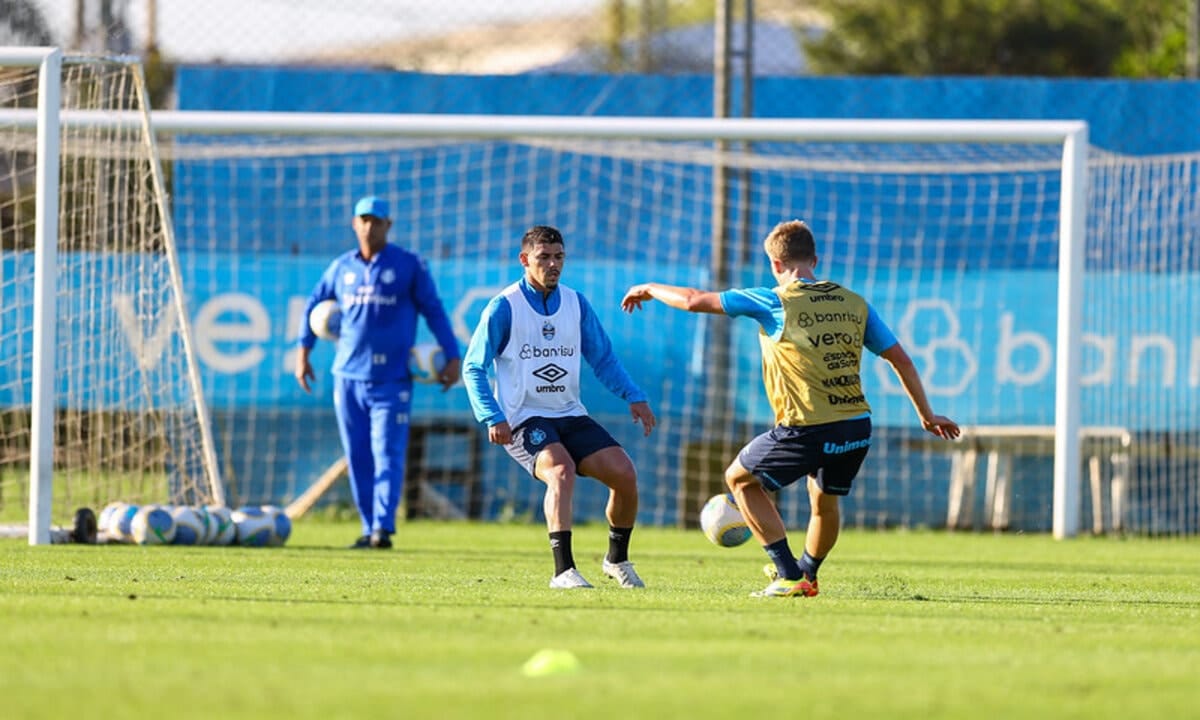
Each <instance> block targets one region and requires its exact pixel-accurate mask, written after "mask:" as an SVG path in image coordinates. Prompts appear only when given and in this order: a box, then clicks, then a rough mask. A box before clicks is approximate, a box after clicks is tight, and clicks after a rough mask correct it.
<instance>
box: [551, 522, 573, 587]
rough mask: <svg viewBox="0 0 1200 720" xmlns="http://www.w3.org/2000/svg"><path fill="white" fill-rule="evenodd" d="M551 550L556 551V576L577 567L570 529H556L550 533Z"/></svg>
mask: <svg viewBox="0 0 1200 720" xmlns="http://www.w3.org/2000/svg"><path fill="white" fill-rule="evenodd" d="M550 550H551V552H553V553H554V575H555V577H557V576H559V575H562V574H563V573H564V572H566V571H567V570H570V569H571V568H573V567H575V556H574V555H573V554H572V553H571V531H570V530H556V531H554V532H552V533H550Z"/></svg>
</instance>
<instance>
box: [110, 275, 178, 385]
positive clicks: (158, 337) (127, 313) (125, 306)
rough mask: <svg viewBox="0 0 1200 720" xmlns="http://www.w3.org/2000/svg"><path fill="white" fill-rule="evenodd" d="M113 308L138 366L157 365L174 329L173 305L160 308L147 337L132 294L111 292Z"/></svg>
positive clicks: (149, 367) (148, 367)
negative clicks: (134, 305) (160, 310)
mask: <svg viewBox="0 0 1200 720" xmlns="http://www.w3.org/2000/svg"><path fill="white" fill-rule="evenodd" d="M113 310H115V311H116V312H117V319H118V320H120V322H121V329H122V330H124V331H125V338H126V339H127V340H128V341H129V348H130V349H131V350H133V355H134V357H135V358H137V364H138V367H140V368H141V369H142V370H150V369H153V368H155V367H157V366H158V364H159V363H160V362H162V355H163V350H165V349H166V347H167V343H168V342H170V340H171V334H172V333H173V332H174V331H175V325H176V319H177V318H178V316H177V315H176V314H175V306H174V305H167V306H166V307H164V308H163V309H162V312H161V313H160V314H159V317H158V319H157V322H155V323H154V327H153V328H152V331H151V333H150V335H149V337H147V336H145V335H143V334H142V330H143V328H142V321H141V319H140V318H139V317H138V314H137V310H136V309H135V308H134V307H133V296H132V295H130V294H128V293H113Z"/></svg>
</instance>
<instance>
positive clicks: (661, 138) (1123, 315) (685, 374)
mask: <svg viewBox="0 0 1200 720" xmlns="http://www.w3.org/2000/svg"><path fill="white" fill-rule="evenodd" d="M126 117H128V115H127V114H121V115H120V116H119V117H107V118H105V117H98V116H96V115H93V114H85V115H83V116H79V120H80V122H84V121H86V122H87V124H89V125H90V126H91V127H93V128H100V127H109V126H110V125H112V126H126V125H127V123H126V121H125V120H124V118H126ZM66 122H67V125H68V126H70V124H71V118H70V117H67V118H66ZM152 125H153V128H154V131H155V134H156V135H157V137H158V140H159V143H158V151H159V154H160V157H161V158H162V160H163V163H164V166H165V167H166V168H167V170H168V182H169V187H170V193H169V196H170V198H171V206H170V219H171V220H172V221H173V223H172V224H173V226H174V228H175V230H176V238H175V240H176V246H177V247H178V253H179V258H180V263H179V267H180V272H181V275H182V286H183V287H184V288H186V291H187V293H186V296H187V298H188V299H189V304H188V305H189V307H188V308H187V310H186V311H187V312H190V313H191V315H190V323H189V322H184V323H183V327H184V328H185V329H186V328H188V327H190V329H191V333H192V335H193V336H194V337H193V340H194V343H192V345H193V346H194V357H195V360H196V362H197V363H198V365H199V367H200V371H201V378H200V380H201V382H200V383H197V386H202V387H203V388H204V396H205V398H206V399H207V400H208V406H209V407H210V408H211V416H212V422H213V427H214V433H215V438H214V444H215V447H216V448H217V451H218V455H219V457H220V463H221V468H222V470H223V472H222V478H223V479H224V481H225V483H226V486H227V487H228V489H229V492H230V495H231V496H233V497H235V498H237V501H238V502H252V503H258V502H272V503H279V504H287V503H289V502H290V501H292V500H294V499H297V498H301V497H305V498H308V499H307V500H306V502H308V501H309V500H312V499H313V498H312V496H309V495H308V494H306V492H305V491H306V490H307V489H308V488H310V486H312V485H313V484H314V482H316V481H317V480H318V478H321V477H324V478H327V479H330V481H329V482H327V483H326V482H322V483H321V485H322V486H327V487H330V488H333V490H331V494H330V496H329V497H334V496H336V493H338V492H339V490H337V487H338V486H337V484H336V478H335V477H334V475H333V474H332V473H326V472H324V471H325V470H326V469H327V468H336V467H337V466H336V462H337V461H338V459H339V458H340V456H341V449H340V445H339V442H338V438H337V432H336V430H335V429H334V428H335V425H334V420H333V409H332V401H331V398H330V394H329V385H330V383H329V379H328V374H327V370H328V366H329V363H330V362H331V360H332V355H333V353H332V348H331V347H330V346H329V345H328V344H327V343H321V344H319V345H318V347H317V350H316V352H315V353H314V356H313V361H314V365H315V366H316V368H317V371H318V382H317V385H316V389H315V392H314V394H313V395H306V394H305V393H303V392H302V391H300V390H299V388H298V387H297V386H296V383H295V381H294V379H293V378H292V368H293V362H294V355H293V352H294V351H293V348H294V338H295V334H296V329H297V328H298V327H299V324H300V323H301V322H302V321H303V318H301V317H300V316H299V314H300V312H301V310H302V308H303V304H304V299H305V296H306V295H307V294H308V292H309V291H310V290H311V288H312V285H313V283H314V282H315V281H316V279H317V278H318V276H319V275H320V273H321V271H322V270H323V269H324V268H325V266H326V265H327V264H328V263H329V261H330V260H331V259H332V258H333V257H334V256H335V255H337V254H340V253H343V252H345V251H346V250H348V249H350V248H352V247H353V243H354V239H353V236H352V234H351V232H350V227H349V224H350V217H349V214H350V212H351V210H350V208H351V207H352V205H353V202H354V200H355V199H357V198H358V197H360V196H362V195H366V194H379V195H383V196H385V197H387V198H388V199H389V200H390V201H391V204H392V207H393V214H394V218H393V219H394V226H393V230H392V233H391V239H392V241H393V242H396V243H398V244H401V245H403V246H406V247H409V248H411V249H413V250H415V251H417V252H419V253H420V254H421V255H422V256H423V257H424V258H426V259H427V261H428V263H429V267H430V269H431V271H432V272H433V274H434V277H435V279H436V281H437V283H438V286H439V289H440V291H441V294H442V297H443V300H444V303H445V305H446V306H447V309H448V311H449V312H450V314H451V318H452V321H453V322H454V326H455V329H456V332H457V334H458V336H459V339H460V341H461V342H462V343H463V344H464V345H465V343H466V341H467V339H468V338H469V336H470V333H471V331H472V329H473V328H474V326H475V323H476V321H477V320H478V317H479V314H480V312H481V311H482V309H483V307H484V304H485V303H486V302H487V300H488V299H489V298H490V297H491V296H492V295H493V294H495V293H496V292H498V291H499V290H500V289H502V288H503V287H504V286H506V285H507V284H509V283H511V282H512V281H513V280H515V279H517V278H518V277H519V275H520V272H521V270H520V267H519V266H518V264H517V253H518V243H519V239H520V237H521V235H522V233H523V232H524V230H525V229H526V228H527V227H529V226H530V225H533V224H551V225H555V226H557V227H559V228H560V229H561V230H562V231H563V234H564V236H565V238H566V243H567V248H566V249H567V258H568V259H567V266H566V270H565V274H564V278H563V282H564V283H566V284H568V285H570V286H571V287H574V288H576V289H577V290H580V291H581V292H583V294H584V295H585V296H586V297H587V298H588V299H589V301H590V302H591V304H592V306H593V308H594V309H595V311H596V313H597V315H598V316H599V317H600V319H601V321H602V322H603V324H604V325H605V327H606V329H607V330H608V332H609V334H610V336H611V337H612V340H613V343H614V347H615V349H616V352H617V354H618V356H619V357H620V358H621V360H622V361H623V363H624V364H625V365H626V367H627V368H628V369H629V371H630V373H631V375H632V376H633V377H634V378H635V379H636V380H637V382H638V383H639V384H640V385H641V386H642V387H643V389H645V391H646V392H647V394H648V395H649V397H650V399H651V402H652V404H653V407H654V409H655V412H656V413H657V414H658V416H659V419H660V425H659V428H658V429H657V430H656V432H655V434H654V435H652V436H651V437H650V438H648V439H644V438H642V437H640V433H639V432H638V431H637V428H636V427H632V426H631V423H630V422H629V415H628V408H627V406H626V405H625V403H623V402H622V401H620V400H618V399H617V398H614V397H613V396H612V395H611V394H610V393H608V391H607V390H605V389H604V388H602V387H600V386H599V384H598V383H597V382H596V381H595V380H594V378H592V377H591V376H590V375H588V374H586V373H585V377H584V378H583V382H584V399H585V402H586V404H587V406H588V408H589V411H591V412H592V414H594V415H595V416H596V417H598V418H599V419H600V420H601V421H602V422H603V423H604V424H605V425H606V426H607V427H608V428H609V429H610V431H611V432H613V434H614V435H616V436H617V439H618V440H619V441H621V443H622V444H623V445H624V446H625V447H626V448H627V449H628V451H629V452H630V454H631V456H632V457H633V458H634V460H635V462H636V463H637V466H638V469H639V476H640V480H639V482H640V485H641V488H642V500H641V518H640V520H641V522H647V523H652V524H680V525H693V524H694V523H695V520H696V516H697V514H698V512H699V509H700V507H701V506H702V505H703V504H704V501H705V500H707V498H708V497H709V496H711V495H712V494H714V493H716V492H719V491H720V490H721V473H722V471H723V469H724V467H725V466H726V465H727V464H728V462H729V461H730V460H731V459H732V458H733V457H734V456H735V454H736V452H737V451H738V449H739V448H740V447H741V446H742V445H743V444H744V443H745V442H746V441H747V440H748V439H749V438H751V437H752V436H753V435H754V434H757V433H758V432H762V431H763V430H765V429H766V428H768V427H769V426H770V424H771V422H772V414H771V411H770V408H769V407H768V405H767V402H766V397H765V393H764V392H763V390H762V385H761V379H760V374H759V355H758V349H757V341H756V339H755V335H756V327H755V326H754V324H753V323H752V322H750V321H746V320H738V321H729V320H728V319H726V318H719V317H706V316H697V315H688V314H685V313H680V312H678V311H673V310H670V309H668V308H665V307H661V306H654V307H651V308H650V309H648V310H647V311H645V312H643V313H640V314H639V315H636V316H633V317H630V316H626V315H624V314H623V313H621V312H620V310H619V307H618V304H619V300H620V298H621V296H622V294H623V293H624V291H625V289H626V288H627V287H628V286H629V285H630V284H632V283H634V282H638V281H643V280H652V279H653V280H660V281H664V282H670V283H675V284H682V285H693V286H698V287H704V288H713V289H723V288H726V287H732V286H748V285H767V284H770V283H771V278H770V275H769V272H768V271H767V268H766V266H765V262H764V260H763V257H762V246H761V240H762V238H763V237H764V236H765V235H766V233H767V232H768V231H769V230H770V228H771V227H772V226H773V225H774V224H775V223H777V222H779V221H780V220H785V219H790V218H794V217H800V218H803V219H805V220H807V221H808V222H809V223H810V225H812V227H813V228H814V230H815V232H816V235H817V240H818V252H819V254H820V258H821V260H820V265H819V266H818V274H819V275H821V276H823V277H825V278H828V279H831V280H835V281H838V282H841V283H844V284H846V285H847V286H849V287H851V288H853V289H855V290H857V291H859V292H861V293H862V294H863V295H865V296H866V297H867V298H868V300H870V302H871V303H872V304H873V305H874V307H875V308H876V309H877V310H878V311H879V313H880V315H881V316H882V317H883V319H884V320H885V321H887V322H888V324H889V325H890V326H891V327H892V328H893V330H895V332H896V333H897V335H898V337H899V338H900V340H901V341H902V342H904V344H905V346H906V347H907V348H908V350H909V352H910V354H911V355H913V357H914V359H915V360H916V362H917V363H918V366H919V367H920V369H921V371H922V373H923V376H924V378H925V381H926V384H927V389H928V391H929V394H930V396H931V399H932V402H933V405H934V407H935V408H936V409H937V410H938V411H939V412H942V413H945V414H947V415H950V416H951V417H954V418H955V419H956V420H958V421H959V422H960V423H962V424H963V425H965V426H967V427H969V428H971V429H972V432H971V433H970V435H969V439H970V442H969V443H968V442H963V443H945V442H941V441H937V442H931V441H930V439H929V438H927V437H926V436H924V435H923V433H921V432H920V429H919V427H918V425H917V422H916V418H915V415H914V413H913V411H912V408H911V407H910V406H909V404H908V401H907V399H906V398H905V396H904V394H903V392H902V390H901V389H900V387H899V384H898V383H897V381H896V380H895V378H894V377H892V376H891V375H890V373H889V371H888V369H887V367H886V364H884V363H883V362H882V361H878V360H874V359H870V360H868V361H867V362H866V363H865V364H864V366H863V382H864V386H865V390H866V393H867V396H868V399H869V400H870V402H871V404H872V409H873V419H874V425H875V428H876V431H875V437H874V441H873V449H872V452H871V454H870V456H869V458H868V460H867V464H866V465H865V466H864V468H863V471H862V473H861V475H860V477H859V479H858V481H856V485H855V488H854V491H853V492H852V493H851V496H850V497H849V498H847V500H846V502H845V503H844V505H843V522H844V523H845V524H846V525H848V526H854V527H866V528H871V527H939V528H940V527H987V526H991V527H995V528H998V529H1000V528H1004V527H1010V528H1013V529H1022V530H1027V531H1045V532H1051V531H1052V532H1054V534H1055V535H1056V536H1059V537H1069V536H1071V535H1074V534H1076V533H1077V532H1079V531H1080V530H1081V529H1082V528H1084V527H1088V528H1092V529H1100V530H1118V531H1121V532H1135V533H1147V534H1169V535H1176V534H1196V533H1198V532H1200V491H1198V490H1197V482H1196V477H1198V476H1200V459H1198V458H1200V453H1198V452H1197V451H1196V450H1195V448H1196V447H1197V446H1200V429H1198V428H1197V423H1196V418H1198V417H1200V339H1198V338H1197V335H1196V331H1195V329H1194V324H1195V323H1194V321H1193V320H1192V319H1191V318H1192V317H1193V315H1194V312H1195V311H1194V308H1197V307H1200V289H1198V288H1197V281H1196V277H1197V273H1198V272H1200V267H1197V263H1198V262H1200V261H1198V260H1197V254H1196V253H1195V252H1194V249H1189V248H1191V247H1192V246H1193V245H1194V242H1195V241H1194V235H1193V234H1192V233H1193V231H1192V230H1190V229H1192V228H1195V227H1197V226H1200V210H1198V209H1197V199H1196V194H1195V193H1194V190H1193V189H1192V188H1194V187H1195V184H1196V182H1197V178H1200V173H1198V170H1197V168H1198V166H1200V165H1198V159H1197V158H1196V157H1194V156H1172V157H1169V158H1130V157H1121V156H1115V155H1111V154H1108V153H1105V152H1103V151H1102V150H1101V149H1098V148H1094V147H1089V145H1088V140H1087V129H1086V126H1085V125H1084V124H1083V123H1081V122H1071V121H1053V122H1041V121H1012V122H1009V121H855V120H836V121H828V120H820V121H814V120H765V119H736V120H717V119H700V118H690V119H681V118H673V119H671V118H568V117H516V116H510V117H497V116H459V115H438V116H392V115H384V114H373V115H362V114H350V113H344V114H324V113H318V114H311V113H245V112H243V113H236V112H230V113H224V112H188V111H180V112H155V113H153V123H152ZM5 307H6V309H7V307H8V306H7V303H6V305H5ZM185 320H186V319H185ZM180 337H181V345H186V343H182V339H186V338H187V337H188V333H187V332H186V331H185V332H183V334H182V335H181V336H180ZM419 339H424V338H419ZM181 356H182V357H184V358H187V357H188V356H189V355H188V352H187V351H186V349H185V350H184V351H183V352H181ZM829 362H837V359H836V358H832V359H830V360H829ZM186 376H187V374H186V373H183V372H180V373H178V375H177V379H178V378H182V377H186ZM196 417H199V416H196ZM410 420H411V422H412V426H413V429H414V438H417V439H419V441H416V442H414V443H413V444H412V449H411V450H410V456H409V468H408V473H409V480H410V486H419V487H421V488H422V489H427V490H429V491H430V492H429V493H427V494H426V495H425V497H426V498H427V499H428V498H432V500H433V505H434V506H435V507H436V508H440V509H442V510H446V511H449V510H451V509H453V508H456V507H457V508H467V507H470V508H472V510H471V511H470V512H467V513H465V514H468V515H469V516H477V517H484V518H497V517H498V518H520V517H527V518H531V519H532V518H535V517H536V515H537V512H538V509H539V508H540V507H541V487H540V486H539V484H538V483H535V482H533V481H531V480H530V479H529V478H528V476H527V475H526V474H525V473H524V472H522V471H521V470H520V469H519V468H517V467H516V466H515V464H514V463H512V462H511V460H509V459H508V457H507V456H506V455H505V454H504V453H503V452H502V451H501V450H500V449H498V448H495V447H491V446H489V445H488V444H487V443H486V438H485V439H484V440H483V441H481V440H480V436H481V432H482V431H481V430H480V429H479V428H477V427H476V425H475V423H474V420H473V419H472V417H471V414H470V411H469V409H468V407H467V402H466V398H465V393H463V392H462V390H461V389H456V390H453V391H451V392H449V393H441V392H440V391H438V390H437V389H435V388H429V387H418V388H416V390H415V392H414V401H413V409H412V416H411V418H410ZM201 424H202V425H203V423H201ZM196 437H200V434H199V433H197V434H196ZM985 460H986V462H984V461H985ZM976 476H978V478H979V482H978V485H979V486H981V488H984V491H983V492H979V493H974V492H973V490H974V488H975V486H976V482H975V478H976ZM464 493H465V495H464ZM576 493H577V496H576V510H577V513H578V515H579V517H580V519H589V520H597V521H599V520H602V519H603V507H604V500H605V495H604V491H603V489H602V488H600V487H598V485H597V484H596V483H590V482H582V483H580V484H579V485H578V487H577V489H576ZM346 497H347V495H346V494H345V493H344V492H343V494H342V495H341V498H342V499H343V500H344V499H346ZM779 501H780V503H781V510H782V511H783V514H784V518H785V520H786V521H787V522H788V524H789V526H791V527H798V526H802V525H803V524H804V522H805V521H806V520H807V502H808V501H807V496H806V494H805V493H804V492H803V490H802V489H794V490H788V491H785V492H784V493H781V494H780V496H779ZM410 509H411V508H410ZM447 514H450V513H448V512H447ZM980 517H986V518H987V520H986V521H980V520H976V519H973V518H980ZM951 518H953V519H954V521H953V522H951Z"/></svg>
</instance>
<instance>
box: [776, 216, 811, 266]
mask: <svg viewBox="0 0 1200 720" xmlns="http://www.w3.org/2000/svg"><path fill="white" fill-rule="evenodd" d="M763 249H764V250H766V251H767V256H768V257H770V258H772V259H773V260H780V261H782V262H785V263H794V262H807V261H811V260H814V259H815V258H816V257H817V243H816V241H815V240H814V239H813V234H812V229H810V228H809V227H808V224H807V223H805V222H804V221H803V220H787V221H785V222H781V223H779V224H778V225H776V226H775V227H774V228H772V229H771V232H770V233H769V234H768V235H767V239H766V240H764V241H763Z"/></svg>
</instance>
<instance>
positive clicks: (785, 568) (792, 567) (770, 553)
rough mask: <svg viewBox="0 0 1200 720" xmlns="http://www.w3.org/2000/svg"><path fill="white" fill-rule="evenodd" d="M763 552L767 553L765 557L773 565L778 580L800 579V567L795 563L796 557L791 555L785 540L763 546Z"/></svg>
mask: <svg viewBox="0 0 1200 720" xmlns="http://www.w3.org/2000/svg"><path fill="white" fill-rule="evenodd" d="M763 550H766V551H767V557H769V558H771V560H772V561H773V562H774V563H775V571H776V572H778V573H779V577H780V578H782V579H784V580H799V579H800V575H801V574H802V572H801V570H800V565H798V564H797V563H796V556H795V555H793V554H792V548H791V546H789V545H788V541H787V538H784V539H782V540H776V541H775V542H773V543H771V544H770V545H764V546H763Z"/></svg>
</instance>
